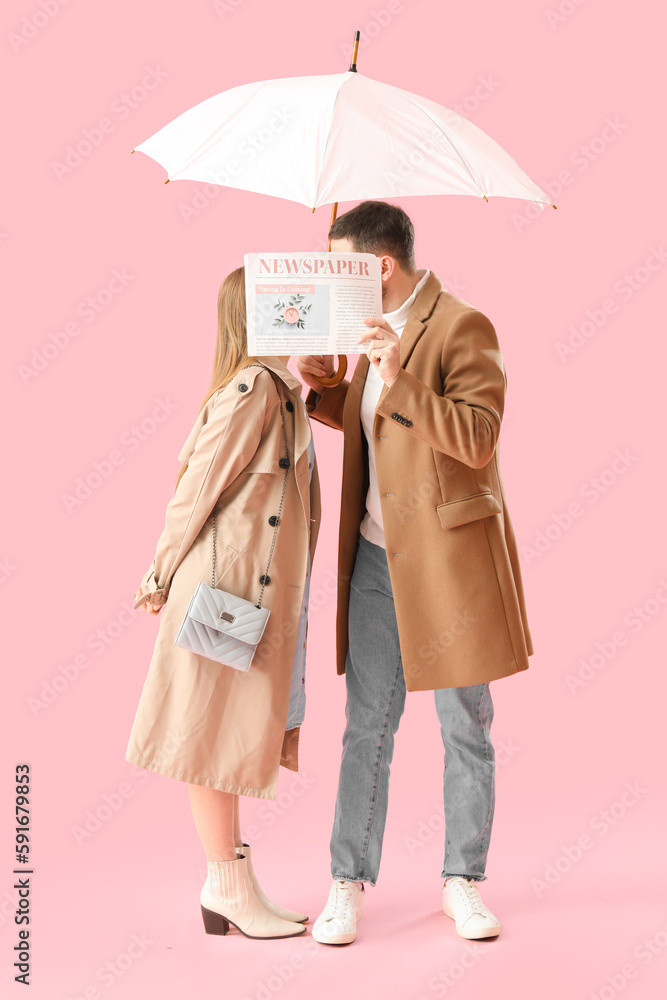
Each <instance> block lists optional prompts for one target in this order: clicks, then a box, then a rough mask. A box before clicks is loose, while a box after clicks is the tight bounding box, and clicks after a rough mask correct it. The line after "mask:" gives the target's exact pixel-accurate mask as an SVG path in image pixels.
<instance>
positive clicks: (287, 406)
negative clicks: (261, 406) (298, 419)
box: [285, 399, 294, 413]
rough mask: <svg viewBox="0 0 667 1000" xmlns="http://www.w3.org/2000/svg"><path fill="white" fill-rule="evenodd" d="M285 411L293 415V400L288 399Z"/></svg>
mask: <svg viewBox="0 0 667 1000" xmlns="http://www.w3.org/2000/svg"><path fill="white" fill-rule="evenodd" d="M285 409H286V410H287V412H288V413H291V412H292V411H293V409H294V403H293V402H292V400H291V399H288V400H287V402H286V403H285Z"/></svg>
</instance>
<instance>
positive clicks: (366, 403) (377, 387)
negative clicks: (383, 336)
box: [360, 268, 431, 548]
mask: <svg viewBox="0 0 667 1000" xmlns="http://www.w3.org/2000/svg"><path fill="white" fill-rule="evenodd" d="M430 273H431V272H430V271H429V269H428V268H427V269H426V274H424V276H423V277H422V278H420V279H419V281H418V282H417V284H416V285H415V287H414V289H413V291H412V294H411V295H409V296H408V298H407V299H406V300H405V302H403V303H402V304H401V305H400V306H399V307H398V309H394V311H393V312H388V313H383V319H385V320H386V321H387V323H389V326H390V327H391V328H392V330H393V331H394V332H395V333H397V334H398V336H399V337H400V336H401V334H402V333H403V328H404V326H405V323H406V321H407V318H408V314H409V312H410V309H411V308H412V304H413V302H414V301H415V299H416V298H417V295H418V294H419V292H420V291H421V289H422V287H423V286H424V285H425V284H426V282H427V280H428V276H429V275H430ZM383 385H384V382H383V381H382V379H381V377H380V373H379V372H378V370H377V368H376V367H375V365H373V364H370V365H369V366H368V373H367V375H366V382H365V384H364V391H363V395H362V397H361V426H362V427H363V429H364V434H365V435H366V441H367V442H368V480H369V486H368V493H367V495H366V513H365V515H364V519H363V521H362V522H361V528H360V530H361V534H362V535H363V536H364V538H366V539H367V540H368V541H369V542H373V543H374V544H375V545H381V546H382V547H383V548H384V547H385V545H384V530H383V526H382V509H381V507H380V493H379V491H378V481H377V470H376V467H375V446H374V444H373V420H374V419H375V407H376V406H377V404H378V400H379V398H380V393H381V392H382V386H383Z"/></svg>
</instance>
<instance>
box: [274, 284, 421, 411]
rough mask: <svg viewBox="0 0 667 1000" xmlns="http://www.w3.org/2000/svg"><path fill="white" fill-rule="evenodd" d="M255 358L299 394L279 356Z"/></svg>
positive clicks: (299, 387)
mask: <svg viewBox="0 0 667 1000" xmlns="http://www.w3.org/2000/svg"><path fill="white" fill-rule="evenodd" d="M427 284H428V282H427ZM257 358H258V360H259V361H261V362H262V364H263V365H266V367H267V368H270V369H271V371H272V372H275V373H276V375H278V376H279V377H280V378H281V379H282V380H283V382H284V383H285V385H286V386H287V388H288V389H290V390H291V391H292V392H294V393H296V395H297V396H300V395H301V390H302V388H303V385H302V383H301V381H300V379H298V378H297V377H296V376H295V375H292V373H291V371H290V370H289V368H288V367H287V365H286V364H285V363H284V362H283V361H281V360H280V358H278V357H274V356H273V355H269V356H265V355H263V354H261V355H260V354H258V355H257Z"/></svg>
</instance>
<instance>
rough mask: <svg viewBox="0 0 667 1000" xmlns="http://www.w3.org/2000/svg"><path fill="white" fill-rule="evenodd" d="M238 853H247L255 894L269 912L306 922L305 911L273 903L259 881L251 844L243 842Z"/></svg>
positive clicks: (284, 918)
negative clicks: (289, 908)
mask: <svg viewBox="0 0 667 1000" xmlns="http://www.w3.org/2000/svg"><path fill="white" fill-rule="evenodd" d="M236 853H237V854H245V856H246V858H247V859H248V874H249V875H250V878H251V881H252V887H253V889H254V890H255V895H256V896H257V898H258V899H259V901H260V903H261V904H262V906H264V907H265V908H266V909H267V910H268V911H269V913H272V914H273V915H274V917H281V918H282V919H283V920H291V921H292V922H293V923H303V924H305V923H306V922H307V920H308V917H307V916H306V914H305V913H299V912H298V911H297V910H285V909H283V907H282V906H278V905H277V904H276V903H272V902H271V900H270V899H269V898H268V896H267V895H266V894H265V893H264V892H263V890H262V887H261V886H260V884H259V882H258V881H257V876H256V875H255V870H254V868H253V866H252V855H251V852H250V844H243V846H242V847H237V848H236Z"/></svg>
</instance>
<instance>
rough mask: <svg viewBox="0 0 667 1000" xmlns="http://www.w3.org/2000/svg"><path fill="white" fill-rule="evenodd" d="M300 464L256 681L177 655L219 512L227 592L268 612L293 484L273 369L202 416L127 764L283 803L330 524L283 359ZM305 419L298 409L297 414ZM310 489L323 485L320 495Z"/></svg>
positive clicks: (165, 549) (166, 563) (221, 580)
mask: <svg viewBox="0 0 667 1000" xmlns="http://www.w3.org/2000/svg"><path fill="white" fill-rule="evenodd" d="M262 361H263V362H264V363H265V364H266V365H267V366H268V367H269V368H271V369H272V370H273V371H274V372H275V373H276V374H277V375H278V376H279V379H278V380H276V381H277V383H278V386H279V388H280V391H281V395H282V398H283V401H284V412H285V418H286V427H287V440H288V448H289V457H290V459H291V461H292V467H291V469H290V473H289V477H288V481H287V488H286V491H285V498H284V502H283V512H282V516H281V519H280V524H279V527H278V531H277V536H276V545H275V549H274V552H273V558H272V561H271V567H270V571H269V577H270V583H269V584H268V585H267V586H266V588H265V591H264V599H263V605H264V607H267V608H270V610H271V614H270V615H269V619H268V624H267V626H266V629H265V631H264V635H263V636H262V639H261V641H260V644H259V645H258V648H257V652H256V653H255V657H254V659H253V662H252V665H251V667H250V669H249V671H248V672H247V673H243V672H241V671H238V670H234V669H233V668H231V667H227V666H225V665H222V664H219V663H216V662H215V661H213V660H210V659H208V658H206V657H202V656H198V655H196V654H194V653H191V652H189V651H188V650H186V649H183V648H181V647H180V646H176V645H175V644H174V637H175V635H176V632H177V631H178V628H179V626H180V624H181V621H182V619H183V616H184V614H185V612H186V610H187V607H188V603H189V601H190V597H191V595H192V592H193V590H194V589H195V586H196V584H197V583H198V582H199V581H200V580H203V581H205V582H206V583H210V582H211V558H212V539H213V518H212V511H213V507H214V506H215V505H216V502H217V516H216V519H217V544H216V586H217V587H220V588H221V589H223V590H228V591H230V592H232V593H234V594H237V595H239V596H240V597H244V598H247V599H248V600H253V601H256V600H257V599H258V597H259V592H260V589H261V584H260V582H259V578H260V576H261V575H262V574H263V573H264V571H265V569H266V563H267V559H268V556H269V550H270V546H271V539H272V537H273V530H274V529H273V526H271V525H270V524H269V517H271V515H273V514H276V513H277V511H278V507H279V503H280V495H281V492H282V486H283V482H284V470H283V469H281V468H280V467H279V464H278V462H279V459H280V457H281V456H282V455H284V443H283V434H282V424H281V419H280V407H279V403H278V394H277V391H276V384H275V382H274V379H273V377H272V376H271V375H270V374H269V372H267V371H265V370H264V369H263V368H262V367H261V366H260V365H257V364H255V365H252V366H251V367H248V368H246V369H244V370H243V371H241V372H240V373H239V374H238V375H237V376H236V377H235V378H234V379H233V380H232V381H231V382H229V383H228V385H226V386H225V387H224V388H223V389H221V390H219V391H218V392H217V393H216V394H214V395H213V396H212V397H211V399H210V400H208V402H207V403H206V405H205V407H204V409H203V410H202V412H201V413H200V414H199V416H198V419H197V421H196V423H195V425H194V427H193V428H192V431H191V433H190V435H189V437H188V439H187V441H186V443H185V445H184V446H183V448H182V450H181V452H180V454H179V456H178V457H179V459H180V461H182V462H188V468H187V470H186V472H185V473H184V475H183V477H182V478H181V480H180V482H179V484H178V487H177V489H176V492H175V494H174V496H173V497H172V499H171V500H170V501H169V503H168V505H167V511H166V518H165V526H164V530H163V532H162V534H161V535H160V538H159V540H158V543H157V547H156V552H155V558H154V559H153V563H152V565H151V567H150V568H149V570H148V571H147V572H146V574H145V576H144V580H143V582H144V583H147V584H148V585H149V586H151V587H152V588H153V589H152V591H151V593H152V595H153V597H152V603H159V600H160V594H161V593H162V596H163V597H166V598H167V599H166V603H165V604H164V607H163V608H162V610H161V611H160V614H159V616H158V625H159V631H158V635H157V639H156V642H155V647H154V651H153V656H152V659H151V662H150V666H149V670H148V675H147V677H146V681H145V684H144V687H143V691H142V693H141V697H140V700H139V705H138V708H137V712H136V717H135V720H134V724H133V726H132V730H131V733H130V738H129V743H128V747H127V752H126V755H125V756H126V759H127V760H128V761H131V762H132V763H135V764H139V765H140V766H142V767H145V768H148V769H149V770H151V771H156V772H159V773H160V774H164V775H167V776H169V777H171V778H177V779H179V780H181V781H188V782H193V783H196V784H201V785H207V786H208V787H210V788H217V789H221V790H222V791H227V792H234V793H238V794H241V795H252V796H257V797H258V798H273V797H275V793H276V782H277V777H278V769H279V766H280V764H283V765H284V766H285V767H287V768H289V769H290V770H297V769H298V740H299V729H298V728H294V729H290V730H289V731H286V730H285V723H286V721H287V714H288V704H289V693H290V680H291V671H292V662H293V658H294V648H295V642H296V635H297V626H298V621H299V613H300V610H301V603H302V597H303V593H304V586H305V578H306V571H307V560H308V554H309V553H310V557H311V561H312V558H313V556H314V552H315V545H316V541H317V534H318V529H319V522H320V491H319V479H318V475H317V466H316V463H315V462H313V464H314V468H313V469H312V478H310V477H311V470H310V469H309V460H308V444H309V441H310V438H311V431H310V425H309V423H308V416H307V414H306V412H305V410H304V407H303V402H302V400H301V399H300V396H301V388H302V386H301V382H300V381H299V379H297V378H295V377H294V376H293V375H292V374H291V372H290V371H289V370H288V369H287V367H286V366H285V365H284V364H283V362H282V361H280V360H279V359H278V358H275V357H267V358H262ZM290 407H291V409H290ZM309 479H310V482H309Z"/></svg>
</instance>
